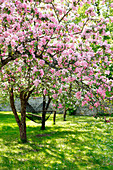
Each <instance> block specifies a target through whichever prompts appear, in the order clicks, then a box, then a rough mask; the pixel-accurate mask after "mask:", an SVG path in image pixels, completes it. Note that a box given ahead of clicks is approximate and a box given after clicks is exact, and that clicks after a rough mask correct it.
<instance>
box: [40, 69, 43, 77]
mask: <svg viewBox="0 0 113 170" xmlns="http://www.w3.org/2000/svg"><path fill="white" fill-rule="evenodd" d="M39 71H40V76H41V77H43V75H44V71H43V69H40V70H39Z"/></svg>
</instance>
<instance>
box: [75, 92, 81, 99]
mask: <svg viewBox="0 0 113 170" xmlns="http://www.w3.org/2000/svg"><path fill="white" fill-rule="evenodd" d="M76 98H77V99H80V98H81V91H78V92H77V93H76Z"/></svg>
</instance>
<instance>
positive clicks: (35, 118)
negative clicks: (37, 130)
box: [26, 101, 53, 123]
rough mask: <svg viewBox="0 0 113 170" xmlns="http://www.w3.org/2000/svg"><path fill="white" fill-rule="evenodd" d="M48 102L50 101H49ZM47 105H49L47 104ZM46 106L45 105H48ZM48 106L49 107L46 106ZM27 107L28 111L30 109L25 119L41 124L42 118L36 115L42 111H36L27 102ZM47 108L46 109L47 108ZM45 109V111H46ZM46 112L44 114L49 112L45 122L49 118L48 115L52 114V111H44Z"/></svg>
mask: <svg viewBox="0 0 113 170" xmlns="http://www.w3.org/2000/svg"><path fill="white" fill-rule="evenodd" d="M49 102H50V101H49ZM48 104H49V103H48ZM48 104H47V105H48ZM48 106H49V105H48ZM27 107H29V109H30V113H27V114H26V117H27V118H28V119H30V120H32V121H34V122H36V123H42V117H41V116H39V115H38V114H39V113H42V112H43V111H42V110H41V111H36V110H35V109H34V108H33V107H32V106H31V105H30V104H29V103H28V102H27ZM47 108H48V107H47ZM47 108H46V109H47ZM45 111H46V113H47V112H50V114H49V115H48V116H47V117H46V118H45V121H46V120H48V119H49V117H50V115H51V114H52V112H53V111H52V110H51V111H48V110H45Z"/></svg>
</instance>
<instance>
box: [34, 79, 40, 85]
mask: <svg viewBox="0 0 113 170" xmlns="http://www.w3.org/2000/svg"><path fill="white" fill-rule="evenodd" d="M33 83H34V85H35V86H36V87H37V86H38V84H39V83H40V80H38V79H36V80H34V81H33Z"/></svg>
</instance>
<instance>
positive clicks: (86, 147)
mask: <svg viewBox="0 0 113 170" xmlns="http://www.w3.org/2000/svg"><path fill="white" fill-rule="evenodd" d="M61 116H62V115H57V122H56V125H52V124H53V122H52V115H51V117H50V119H49V120H48V121H47V122H46V130H44V131H42V130H40V124H36V123H34V122H32V121H30V120H28V119H27V137H28V143H26V144H22V143H21V142H19V130H18V126H17V124H16V122H15V119H14V116H13V114H12V113H11V112H0V170H34V169H36V170H87V169H91V170H101V169H102V170H113V122H110V123H105V122H103V121H102V120H100V119H97V120H96V119H95V118H93V117H87V116H84V117H83V116H81V117H80V116H77V117H74V116H68V117H67V121H65V122H63V121H62V117H61Z"/></svg>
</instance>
